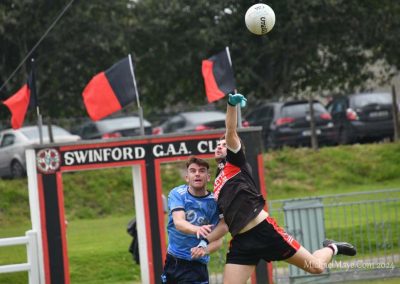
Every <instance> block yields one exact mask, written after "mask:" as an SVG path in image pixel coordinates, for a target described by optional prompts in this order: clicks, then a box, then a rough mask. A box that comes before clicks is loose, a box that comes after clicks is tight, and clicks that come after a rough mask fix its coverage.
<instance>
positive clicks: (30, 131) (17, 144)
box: [0, 125, 81, 178]
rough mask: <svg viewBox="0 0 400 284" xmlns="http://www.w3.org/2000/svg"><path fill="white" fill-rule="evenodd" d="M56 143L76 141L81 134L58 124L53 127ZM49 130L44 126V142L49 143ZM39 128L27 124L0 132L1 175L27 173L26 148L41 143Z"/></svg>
mask: <svg viewBox="0 0 400 284" xmlns="http://www.w3.org/2000/svg"><path fill="white" fill-rule="evenodd" d="M51 130H52V133H53V138H54V143H63V142H74V141H78V140H80V139H81V138H80V136H78V135H72V134H71V133H69V132H68V131H67V130H65V129H64V128H61V127H59V126H56V125H52V127H51ZM49 142H50V138H49V131H48V127H47V126H43V143H49ZM39 143H40V137H39V128H38V127H37V126H26V127H22V128H20V129H18V130H13V129H7V130H3V131H1V132H0V177H10V178H18V177H23V176H25V174H26V161H25V149H26V148H27V147H28V146H30V145H33V144H39Z"/></svg>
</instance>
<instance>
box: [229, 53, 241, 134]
mask: <svg viewBox="0 0 400 284" xmlns="http://www.w3.org/2000/svg"><path fill="white" fill-rule="evenodd" d="M225 50H226V54H227V55H228V60H229V64H230V65H231V67H232V59H231V53H230V52H229V46H226V47H225ZM236 93H237V90H236V89H235V94H236ZM236 111H237V127H238V128H242V110H241V109H240V105H239V106H238V107H236Z"/></svg>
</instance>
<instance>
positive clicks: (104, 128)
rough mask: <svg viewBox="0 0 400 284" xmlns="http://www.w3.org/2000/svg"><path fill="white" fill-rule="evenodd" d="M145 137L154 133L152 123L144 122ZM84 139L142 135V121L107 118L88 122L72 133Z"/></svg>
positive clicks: (125, 118) (136, 117)
mask: <svg viewBox="0 0 400 284" xmlns="http://www.w3.org/2000/svg"><path fill="white" fill-rule="evenodd" d="M143 126H144V132H145V135H150V134H151V132H152V128H151V123H150V122H148V121H147V120H145V119H144V121H143ZM72 132H73V133H75V134H78V135H79V136H81V137H82V139H101V138H103V139H105V138H117V137H128V136H139V135H140V119H139V117H138V116H125V117H116V118H106V119H103V120H99V121H88V122H86V123H83V124H82V125H81V126H80V127H78V129H75V130H73V131H72Z"/></svg>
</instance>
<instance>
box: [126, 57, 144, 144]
mask: <svg viewBox="0 0 400 284" xmlns="http://www.w3.org/2000/svg"><path fill="white" fill-rule="evenodd" d="M129 67H130V69H131V74H132V79H133V85H134V86H135V92H136V102H137V106H138V111H139V120H140V135H142V136H144V125H143V109H142V106H141V105H140V100H139V92H138V89H137V85H136V78H135V73H134V71H133V63H132V56H131V54H129Z"/></svg>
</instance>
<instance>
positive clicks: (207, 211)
mask: <svg viewBox="0 0 400 284" xmlns="http://www.w3.org/2000/svg"><path fill="white" fill-rule="evenodd" d="M186 168H187V172H186V182H187V184H184V185H181V186H178V187H175V188H174V189H173V190H171V192H170V193H169V195H168V208H169V220H168V226H167V230H168V239H169V242H168V250H167V257H166V261H165V266H164V272H163V274H162V276H161V278H162V280H163V283H169V284H171V283H198V284H200V283H201V284H207V283H208V279H209V277H208V270H207V263H208V262H209V259H210V256H209V253H211V252H213V251H215V250H217V249H218V248H219V247H220V246H221V245H222V239H217V240H215V241H213V242H211V243H209V244H208V246H207V245H200V246H198V244H199V239H202V238H204V237H206V236H207V235H208V234H209V233H210V232H211V231H212V229H213V227H215V226H216V225H217V224H218V221H219V215H218V210H217V203H216V201H215V199H214V195H213V194H212V193H211V192H209V191H208V190H207V183H208V182H209V181H210V174H209V165H208V163H207V162H206V161H205V160H202V159H199V158H196V157H193V156H192V157H190V158H189V160H188V161H187V163H186Z"/></svg>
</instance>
